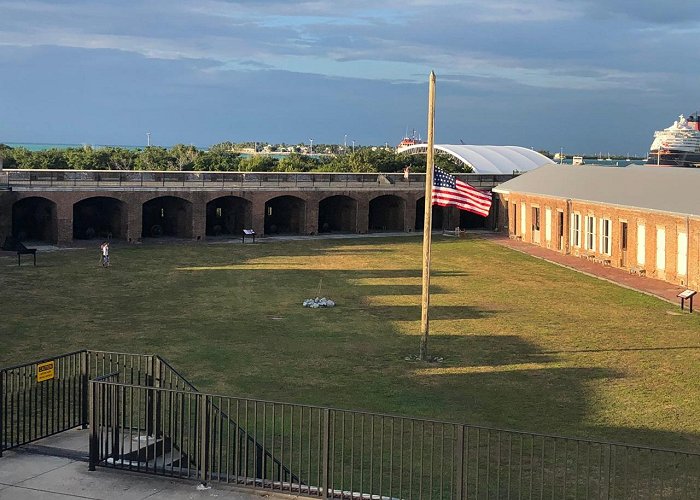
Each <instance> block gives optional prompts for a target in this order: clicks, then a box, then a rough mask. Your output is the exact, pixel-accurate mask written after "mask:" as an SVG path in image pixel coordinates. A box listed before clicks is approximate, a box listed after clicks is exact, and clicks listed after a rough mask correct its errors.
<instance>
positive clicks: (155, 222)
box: [141, 195, 193, 238]
mask: <svg viewBox="0 0 700 500" xmlns="http://www.w3.org/2000/svg"><path fill="white" fill-rule="evenodd" d="M141 221H142V222H141V236H142V237H145V238H149V237H160V236H171V237H176V238H192V234H193V231H192V227H193V203H192V201H190V200H188V199H187V198H183V197H181V196H171V195H164V196H163V195H161V196H154V197H150V198H149V199H147V200H146V201H144V202H143V205H142V215H141Z"/></svg>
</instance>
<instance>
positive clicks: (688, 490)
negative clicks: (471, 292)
mask: <svg viewBox="0 0 700 500" xmlns="http://www.w3.org/2000/svg"><path fill="white" fill-rule="evenodd" d="M91 392H92V394H93V401H94V402H96V403H95V404H94V405H93V415H92V422H93V425H92V432H93V433H97V434H98V435H104V436H107V439H105V440H104V441H100V440H96V441H95V447H94V449H93V450H92V451H91V464H92V465H93V466H95V465H107V466H112V467H117V468H126V469H132V470H141V471H147V472H150V473H154V474H161V475H175V476H182V477H190V478H197V479H199V480H201V481H221V482H227V483H236V484H241V485H247V486H251V487H256V488H264V489H271V490H277V491H282V492H289V493H294V494H302V495H309V496H321V497H336V498H356V497H358V495H366V496H367V495H371V496H372V497H373V498H379V497H383V498H406V499H411V498H417V499H422V498H440V499H442V498H445V499H448V498H449V499H451V498H460V499H461V498H557V499H560V498H582V497H583V498H669V499H671V498H674V499H675V498H697V496H698V493H699V491H698V488H699V486H700V455H698V454H693V453H683V452H677V451H667V450H661V449H653V448H646V447H639V446H629V445H624V444H615V443H605V442H599V441H591V440H583V439H571V438H564V437H558V436H548V435H541V434H533V433H522V432H515V431H508V430H499V429H490V428H483V427H476V426H469V425H461V424H455V423H449V422H439V421H433V420H423V419H412V418H405V417H399V416H392V415H381V414H373V413H365V412H354V411H346V410H337V409H331V408H322V407H315V406H303V405H293V404H287V403H274V402H269V401H259V400H251V399H242V398H232V397H226V396H220V395H212V394H203V393H193V392H188V391H181V390H172V389H159V388H147V387H139V386H134V385H128V384H122V383H117V382H113V381H112V382H109V381H103V380H95V381H92V382H91ZM149 392H151V393H154V395H153V396H151V397H155V398H158V399H159V400H160V402H161V405H160V407H159V409H157V410H149V409H148V406H147V405H146V404H145V402H146V401H148V399H149V396H148V394H149ZM115 407H116V408H118V409H117V410H115ZM215 407H216V408H219V409H223V411H225V412H226V413H227V414H228V415H230V418H228V419H223V418H220V417H219V416H217V411H216V410H215ZM151 412H152V413H151ZM144 419H145V420H148V419H153V420H155V421H156V422H158V424H157V427H159V428H161V429H164V432H163V436H167V435H171V436H177V441H178V442H179V443H180V446H179V447H173V446H172V444H171V443H168V442H166V441H165V440H164V439H159V437H158V436H155V437H153V438H152V439H151V442H149V443H146V444H147V445H148V446H151V445H152V446H155V447H156V448H157V447H160V448H161V450H160V451H161V453H156V452H141V459H140V460H139V461H134V460H133V457H135V456H136V455H135V454H134V452H133V450H131V449H129V450H124V449H118V448H119V446H121V444H120V443H133V442H139V441H140V440H142V439H144V438H143V436H144V433H143V431H142V429H144V428H145V425H146V424H145V423H144ZM114 427H118V428H120V429H124V432H125V433H126V434H125V435H121V436H118V437H115V438H113V440H112V441H110V438H109V436H110V435H111V434H110V433H109V432H106V431H105V430H106V429H112V428H114ZM241 429H243V430H244V431H245V434H242V433H241ZM245 435H248V436H252V437H253V438H254V439H255V442H257V443H259V444H260V446H261V447H262V449H263V450H265V453H260V451H259V449H258V448H257V447H254V446H252V445H251V444H250V443H251V441H249V440H248V439H246V438H245V437H244V436H245ZM146 440H148V438H146ZM115 443H116V447H117V449H116V451H115ZM124 456H129V457H131V459H129V460H123V459H120V458H119V457H124ZM183 456H186V457H187V459H186V460H185V459H182V458H181V457H183ZM159 457H167V458H159ZM282 464H284V467H283V466H282ZM290 471H293V474H292V473H291V472H290Z"/></svg>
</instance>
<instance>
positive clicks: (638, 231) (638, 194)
mask: <svg viewBox="0 0 700 500" xmlns="http://www.w3.org/2000/svg"><path fill="white" fill-rule="evenodd" d="M493 191H494V192H495V193H498V194H499V195H500V203H501V208H500V211H499V213H500V214H501V217H500V218H499V222H498V224H499V228H500V229H502V230H507V231H508V234H509V235H510V237H512V238H518V239H522V240H523V241H526V242H529V243H532V244H534V245H539V246H542V247H545V248H549V249H551V250H552V251H554V252H560V253H564V254H571V255H576V256H579V257H581V258H587V259H592V260H595V261H597V262H599V263H600V265H610V266H613V267H618V268H622V269H628V270H629V271H630V272H636V273H640V274H644V275H646V276H649V277H653V278H657V279H661V280H665V281H668V282H671V283H675V284H679V285H684V286H687V287H689V288H694V289H698V288H699V287H700V196H699V195H698V193H700V169H691V168H656V167H642V166H636V167H635V166H633V167H627V168H615V167H601V166H593V165H587V166H580V167H572V166H566V165H564V166H562V165H547V166H543V167H540V168H538V169H536V170H533V171H531V172H528V173H526V174H523V175H521V176H519V177H516V178H514V179H512V180H510V181H508V182H505V183H503V184H501V185H499V186H497V187H496V188H494V190H493Z"/></svg>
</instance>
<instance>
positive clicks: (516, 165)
mask: <svg viewBox="0 0 700 500" xmlns="http://www.w3.org/2000/svg"><path fill="white" fill-rule="evenodd" d="M434 147H435V149H436V150H438V151H443V152H445V153H447V154H449V155H451V156H453V157H455V158H457V159H458V160H460V161H461V162H462V163H464V164H465V165H468V166H470V167H471V168H472V170H473V171H474V172H475V173H477V174H512V173H513V172H528V171H530V170H533V169H535V168H537V167H541V166H542V165H547V164H551V163H554V162H553V161H552V160H550V159H549V158H547V157H546V156H544V155H543V154H540V153H538V152H537V151H533V150H532V149H527V148H523V147H520V146H473V145H466V144H457V145H455V144H435V146H434ZM425 149H426V145H425V144H415V145H413V146H408V147H406V148H402V149H401V151H402V152H403V151H406V152H409V153H410V152H411V151H415V152H422V151H423V150H425Z"/></svg>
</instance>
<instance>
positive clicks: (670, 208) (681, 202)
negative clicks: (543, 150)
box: [493, 164, 700, 216]
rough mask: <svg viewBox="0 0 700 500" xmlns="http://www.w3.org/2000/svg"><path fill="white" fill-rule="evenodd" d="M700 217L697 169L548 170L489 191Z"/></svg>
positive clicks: (559, 167) (699, 172)
mask: <svg viewBox="0 0 700 500" xmlns="http://www.w3.org/2000/svg"><path fill="white" fill-rule="evenodd" d="M493 191H494V192H496V193H502V194H508V193H523V194H531V195H540V196H549V197H554V198H562V199H571V200H573V201H587V202H593V203H602V204H606V205H616V206H621V207H628V208H639V209H644V210H657V211H661V212H670V213H675V214H682V215H690V216H700V168H680V167H647V166H631V167H602V166H594V165H582V166H575V167H574V166H570V165H556V164H555V165H546V166H543V167H540V168H538V169H535V170H532V171H530V172H527V173H525V174H523V175H520V176H518V177H516V178H514V179H511V180H509V181H507V182H504V183H503V184H500V185H498V186H497V187H495V188H494V189H493Z"/></svg>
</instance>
